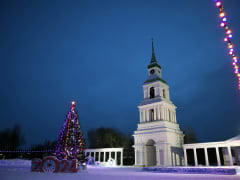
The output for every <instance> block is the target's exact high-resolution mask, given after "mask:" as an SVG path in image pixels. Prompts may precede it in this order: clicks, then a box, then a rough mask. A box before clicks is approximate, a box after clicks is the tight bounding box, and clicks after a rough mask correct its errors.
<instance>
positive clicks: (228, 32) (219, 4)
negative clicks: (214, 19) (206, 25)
mask: <svg viewBox="0 0 240 180" xmlns="http://www.w3.org/2000/svg"><path fill="white" fill-rule="evenodd" d="M214 1H215V3H216V6H217V7H218V9H219V18H220V19H221V23H220V27H222V28H224V29H225V34H226V37H225V38H224V39H223V40H224V41H225V42H226V43H227V45H228V51H229V52H228V53H229V55H230V56H231V58H232V65H233V68H234V73H235V74H236V76H237V78H238V89H239V90H240V73H239V61H238V60H239V58H238V57H237V55H236V54H235V51H234V45H233V43H232V40H231V39H232V30H231V29H230V28H229V27H228V25H227V17H226V13H225V12H224V8H223V5H222V1H221V0H214Z"/></svg>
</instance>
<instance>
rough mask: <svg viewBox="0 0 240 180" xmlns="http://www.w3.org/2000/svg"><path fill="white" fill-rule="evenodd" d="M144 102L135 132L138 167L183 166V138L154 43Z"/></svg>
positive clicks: (144, 87)
mask: <svg viewBox="0 0 240 180" xmlns="http://www.w3.org/2000/svg"><path fill="white" fill-rule="evenodd" d="M143 93H144V99H143V101H142V102H141V103H140V105H139V106H138V108H139V113H140V123H139V124H138V127H137V130H136V131H135V132H134V134H133V136H134V148H135V165H137V166H156V165H157V166H176V165H183V149H182V145H183V137H184V134H183V132H182V131H181V130H180V128H179V124H177V120H176V106H175V105H174V104H173V103H172V102H171V100H170V95H169V86H168V84H167V82H166V81H164V80H163V79H162V68H161V66H160V65H159V64H158V63H157V60H156V57H155V53H154V46H153V42H152V58H151V62H150V64H149V65H148V79H147V80H146V81H145V82H144V84H143Z"/></svg>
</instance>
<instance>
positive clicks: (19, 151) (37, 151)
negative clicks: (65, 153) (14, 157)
mask: <svg viewBox="0 0 240 180" xmlns="http://www.w3.org/2000/svg"><path fill="white" fill-rule="evenodd" d="M40 152H54V150H52V149H47V150H13V151H11V150H3V151H0V153H40Z"/></svg>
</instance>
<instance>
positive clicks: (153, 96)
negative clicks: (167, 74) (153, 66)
mask: <svg viewBox="0 0 240 180" xmlns="http://www.w3.org/2000/svg"><path fill="white" fill-rule="evenodd" d="M152 98H155V92H154V87H151V88H150V99H152Z"/></svg>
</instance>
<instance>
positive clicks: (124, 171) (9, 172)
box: [0, 160, 240, 180]
mask: <svg viewBox="0 0 240 180" xmlns="http://www.w3.org/2000/svg"><path fill="white" fill-rule="evenodd" d="M30 166H31V161H25V160H1V161H0V180H41V179H43V180H92V179H96V180H120V179H121V180H134V179H137V180H145V179H147V180H155V179H156V180H192V179H194V180H195V179H196V180H240V176H239V175H207V174H171V173H153V172H143V171H142V168H135V167H112V168H109V167H95V166H88V170H87V171H86V172H78V173H74V174H68V173H66V174H61V173H56V174H55V173H38V172H30Z"/></svg>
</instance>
